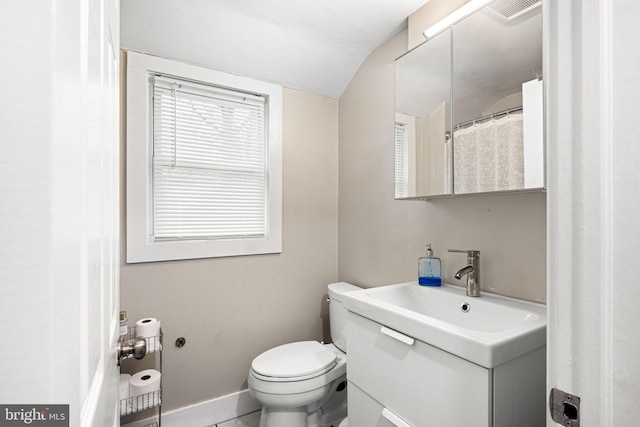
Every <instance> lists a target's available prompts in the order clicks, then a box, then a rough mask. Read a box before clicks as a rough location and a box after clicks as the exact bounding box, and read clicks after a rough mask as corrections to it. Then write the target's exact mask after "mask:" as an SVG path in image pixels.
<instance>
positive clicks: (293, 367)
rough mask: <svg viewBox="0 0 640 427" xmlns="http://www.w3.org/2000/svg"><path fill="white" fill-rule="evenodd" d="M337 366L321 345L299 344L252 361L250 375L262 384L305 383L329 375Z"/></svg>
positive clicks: (289, 345) (285, 346) (269, 352)
mask: <svg viewBox="0 0 640 427" xmlns="http://www.w3.org/2000/svg"><path fill="white" fill-rule="evenodd" d="M337 363H338V357H337V355H336V354H335V353H334V352H333V351H331V350H328V349H327V348H326V347H325V346H324V345H322V344H320V343H319V342H317V341H300V342H294V343H289V344H284V345H281V346H278V347H275V348H272V349H270V350H267V351H265V352H264V353H262V354H261V355H259V356H258V357H256V358H255V359H254V360H253V362H252V363H251V371H252V375H253V376H254V377H256V378H258V379H261V380H263V381H271V382H290V381H303V380H307V379H310V378H315V377H317V376H320V375H322V374H325V373H327V372H329V371H330V370H331V369H333V368H334V367H335V366H336V364H337Z"/></svg>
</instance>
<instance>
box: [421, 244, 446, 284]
mask: <svg viewBox="0 0 640 427" xmlns="http://www.w3.org/2000/svg"><path fill="white" fill-rule="evenodd" d="M426 252H427V255H426V256H424V257H421V258H418V284H420V285H421V286H440V285H442V277H441V276H440V272H441V268H440V267H441V261H440V258H436V257H434V256H433V250H432V249H431V243H429V244H427V251H426Z"/></svg>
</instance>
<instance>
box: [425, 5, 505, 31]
mask: <svg viewBox="0 0 640 427" xmlns="http://www.w3.org/2000/svg"><path fill="white" fill-rule="evenodd" d="M492 1H493V0H471V1H469V2H467V3H465V4H463V5H462V6H461V7H460V8H458V9H456V10H454V11H453V12H452V13H451V14H450V15H447V16H445V17H444V18H442V19H441V20H440V21H438V22H436V23H435V24H433V25H432V26H430V27H429V28H427V29H426V30H424V33H422V34H424V36H425V38H427V39H428V38H431V37H433V36H435V35H436V34H438V33H439V32H441V31H443V30H445V29H447V28H449V27H450V26H451V25H453V24H455V23H456V22H458V21H460V20H461V19H464V18H466V17H467V16H469V15H471V14H472V13H474V12H475V11H477V10H478V9H481V8H483V7H485V6H486V5H488V4H489V3H491V2H492Z"/></svg>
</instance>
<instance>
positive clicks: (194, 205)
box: [150, 75, 268, 240]
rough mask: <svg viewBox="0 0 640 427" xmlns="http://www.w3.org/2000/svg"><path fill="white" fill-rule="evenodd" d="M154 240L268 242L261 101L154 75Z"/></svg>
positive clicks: (258, 97) (236, 93) (263, 105)
mask: <svg viewBox="0 0 640 427" xmlns="http://www.w3.org/2000/svg"><path fill="white" fill-rule="evenodd" d="M150 85H152V89H153V132H152V135H153V172H152V175H153V176H152V179H153V185H152V191H153V197H152V204H153V206H152V214H153V218H152V230H151V232H152V234H153V236H152V238H153V239H155V240H182V239H229V238H247V237H266V236H267V234H268V229H267V197H268V195H267V188H268V186H267V181H268V175H267V174H268V170H267V158H266V157H267V156H266V153H267V149H266V148H267V147H266V125H265V122H266V121H265V114H266V112H265V98H264V97H262V96H255V95H250V94H246V93H242V92H236V91H233V90H228V89H222V88H218V87H215V86H208V85H203V84H198V83H194V82H190V81H186V80H179V79H176V78H171V77H166V76H158V75H153V76H152V78H151V80H150Z"/></svg>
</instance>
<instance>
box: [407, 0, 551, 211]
mask: <svg viewBox="0 0 640 427" xmlns="http://www.w3.org/2000/svg"><path fill="white" fill-rule="evenodd" d="M507 3H510V2H508V1H507V2H505V1H498V2H494V3H492V4H489V5H488V6H486V7H484V8H483V9H481V10H479V11H478V12H476V13H474V14H473V15H471V16H469V17H467V18H465V19H463V20H462V21H460V22H457V23H456V24H454V25H453V26H452V27H450V28H449V29H447V30H445V31H443V32H441V33H439V34H438V35H436V36H435V37H432V38H430V39H429V40H428V41H426V42H425V43H423V44H422V45H420V46H418V47H416V48H415V49H413V50H411V51H409V52H408V53H406V54H405V55H403V56H402V57H400V58H398V59H397V60H396V63H395V70H396V77H395V79H396V110H395V111H396V118H395V123H396V126H395V127H396V133H395V135H396V138H395V152H396V163H395V171H396V175H395V184H396V186H395V188H396V194H395V196H396V198H397V199H402V198H429V197H435V196H445V195H451V194H471V193H486V192H504V191H525V190H530V189H542V188H544V184H545V183H544V140H543V135H544V133H543V98H542V80H541V75H542V11H541V8H540V7H536V6H535V5H534V6H533V7H530V8H528V9H525V10H519V11H518V10H517V9H515V10H514V9H513V8H507V9H505V10H502V9H500V7H499V6H503V5H505V4H507ZM538 5H539V3H538ZM507 6H509V5H508V4H507ZM511 6H513V5H511ZM451 136H452V138H451Z"/></svg>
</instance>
